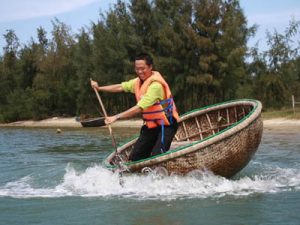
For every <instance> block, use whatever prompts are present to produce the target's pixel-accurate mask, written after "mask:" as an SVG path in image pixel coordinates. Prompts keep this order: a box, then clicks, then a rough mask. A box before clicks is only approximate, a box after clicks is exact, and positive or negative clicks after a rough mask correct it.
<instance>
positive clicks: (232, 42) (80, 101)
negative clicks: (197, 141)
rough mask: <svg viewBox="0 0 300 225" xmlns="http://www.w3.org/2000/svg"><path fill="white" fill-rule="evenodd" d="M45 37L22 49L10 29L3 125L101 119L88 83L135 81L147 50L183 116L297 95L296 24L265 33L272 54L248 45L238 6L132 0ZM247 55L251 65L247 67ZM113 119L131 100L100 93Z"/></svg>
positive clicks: (217, 1) (0, 75) (3, 60)
mask: <svg viewBox="0 0 300 225" xmlns="http://www.w3.org/2000/svg"><path fill="white" fill-rule="evenodd" d="M52 26H53V29H52V31H51V36H50V38H47V32H46V31H45V30H44V29H43V28H42V27H39V28H37V39H36V40H35V39H33V38H32V39H31V40H30V42H28V43H27V44H25V45H22V47H21V48H20V46H21V45H20V43H19V40H18V38H17V36H16V35H15V32H14V31H13V30H8V31H7V33H6V34H5V35H4V37H5V39H6V46H4V48H3V50H4V54H3V56H1V57H0V102H1V107H0V121H2V122H3V121H5V122H8V121H15V120H21V119H29V118H33V119H43V118H46V117H49V116H63V115H68V116H74V115H90V116H96V115H99V113H100V111H101V110H100V109H99V105H98V102H97V99H96V97H95V94H94V91H93V90H92V89H91V87H90V84H89V79H90V78H93V79H95V80H97V81H98V82H99V84H100V85H107V84H114V83H120V82H122V81H124V80H128V79H131V78H134V77H135V73H134V70H133V57H134V55H135V54H136V53H140V52H144V51H146V52H148V53H150V54H151V55H152V56H153V57H154V62H155V65H154V69H155V70H158V71H160V72H161V73H162V74H163V76H164V77H165V79H166V80H167V81H168V83H169V84H170V87H171V89H172V93H173V95H174V98H175V101H176V104H177V108H178V109H179V111H180V113H183V112H185V111H188V110H191V109H193V108H199V107H201V106H203V105H207V104H211V103H216V102H220V101H224V100H229V99H235V98H256V99H259V100H261V101H262V102H263V104H264V107H267V108H281V107H283V106H285V105H287V104H289V101H290V100H289V99H290V95H291V94H294V95H295V96H300V57H299V46H296V45H295V43H293V40H294V39H295V37H297V35H299V22H298V21H294V20H292V21H291V23H290V25H289V27H287V29H286V31H285V32H284V34H280V33H278V32H277V31H275V32H274V33H270V32H268V33H267V37H266V38H267V42H268V45H269V49H268V50H266V51H264V52H259V51H258V48H257V47H256V48H253V49H251V51H250V52H249V50H248V49H247V41H248V39H249V38H250V37H251V36H253V35H254V34H255V30H256V26H255V25H254V26H250V27H249V26H248V24H247V19H246V18H245V15H244V13H243V10H242V9H241V8H240V5H239V1H238V0H225V1H224V0H198V1H194V0H172V1H171V0H152V1H148V0H131V1H129V3H125V2H124V1H121V0H119V1H117V3H116V4H115V5H114V6H113V7H112V8H111V9H110V10H109V11H108V12H106V13H105V14H100V18H99V20H98V21H97V22H94V23H91V24H90V26H89V27H88V26H85V28H82V29H81V30H80V31H79V33H78V34H75V35H74V34H73V33H72V31H71V29H70V27H69V26H67V25H66V24H64V23H62V22H60V21H59V20H58V19H54V20H53V21H52ZM248 56H251V58H252V61H251V62H249V61H246V60H245V59H246V57H248ZM101 96H102V99H103V100H104V104H105V106H106V108H107V111H108V113H109V114H113V113H116V112H119V111H122V110H125V109H127V108H129V107H131V106H133V105H135V104H136V103H135V99H134V97H133V96H132V95H130V94H128V95H127V94H114V95H112V94H106V93H101Z"/></svg>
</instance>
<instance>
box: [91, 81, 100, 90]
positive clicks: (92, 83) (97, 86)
mask: <svg viewBox="0 0 300 225" xmlns="http://www.w3.org/2000/svg"><path fill="white" fill-rule="evenodd" d="M91 87H92V88H93V89H95V88H96V90H98V88H99V85H98V83H97V82H96V81H93V80H91Z"/></svg>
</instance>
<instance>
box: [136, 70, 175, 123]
mask: <svg viewBox="0 0 300 225" xmlns="http://www.w3.org/2000/svg"><path fill="white" fill-rule="evenodd" d="M152 73H153V74H152V75H151V76H150V77H149V78H147V79H146V80H145V81H144V82H143V83H142V84H141V80H140V79H139V78H137V79H136V81H135V86H134V93H135V97H136V100H137V102H138V101H140V100H141V99H142V97H143V95H144V94H146V92H147V89H148V87H149V86H150V84H151V83H152V82H154V81H156V82H159V83H161V84H162V86H163V89H164V94H165V96H164V100H162V101H158V102H157V103H155V104H154V105H152V106H149V107H148V108H146V109H144V110H143V111H142V115H143V120H144V121H145V123H146V125H147V127H148V128H154V127H157V126H158V125H170V121H171V120H172V116H173V117H174V118H175V119H176V121H178V119H179V115H178V112H177V109H176V106H175V103H174V101H173V98H172V94H171V90H170V88H169V85H168V84H167V82H166V81H165V80H164V78H163V77H162V76H161V74H160V73H159V72H157V71H153V72H152ZM167 117H169V118H170V120H168V118H167Z"/></svg>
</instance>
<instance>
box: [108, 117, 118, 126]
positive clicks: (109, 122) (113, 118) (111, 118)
mask: <svg viewBox="0 0 300 225" xmlns="http://www.w3.org/2000/svg"><path fill="white" fill-rule="evenodd" d="M117 119H118V118H117V116H108V117H106V118H105V124H106V125H109V124H112V123H114V122H116V121H117Z"/></svg>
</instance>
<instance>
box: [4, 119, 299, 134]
mask: <svg viewBox="0 0 300 225" xmlns="http://www.w3.org/2000/svg"><path fill="white" fill-rule="evenodd" d="M263 123H264V128H265V129H271V130H273V129H287V128H295V129H299V131H300V120H291V119H285V118H274V119H264V120H263ZM142 124H143V121H142V120H141V119H131V120H119V121H117V122H115V123H113V124H112V127H123V128H126V127H128V128H139V127H141V126H142ZM0 127H55V128H64V127H65V128H66V127H67V128H80V127H82V126H81V123H80V122H77V121H76V119H75V117H70V118H64V117H53V118H49V119H45V120H40V121H33V120H26V121H17V122H12V123H2V124H0Z"/></svg>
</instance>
